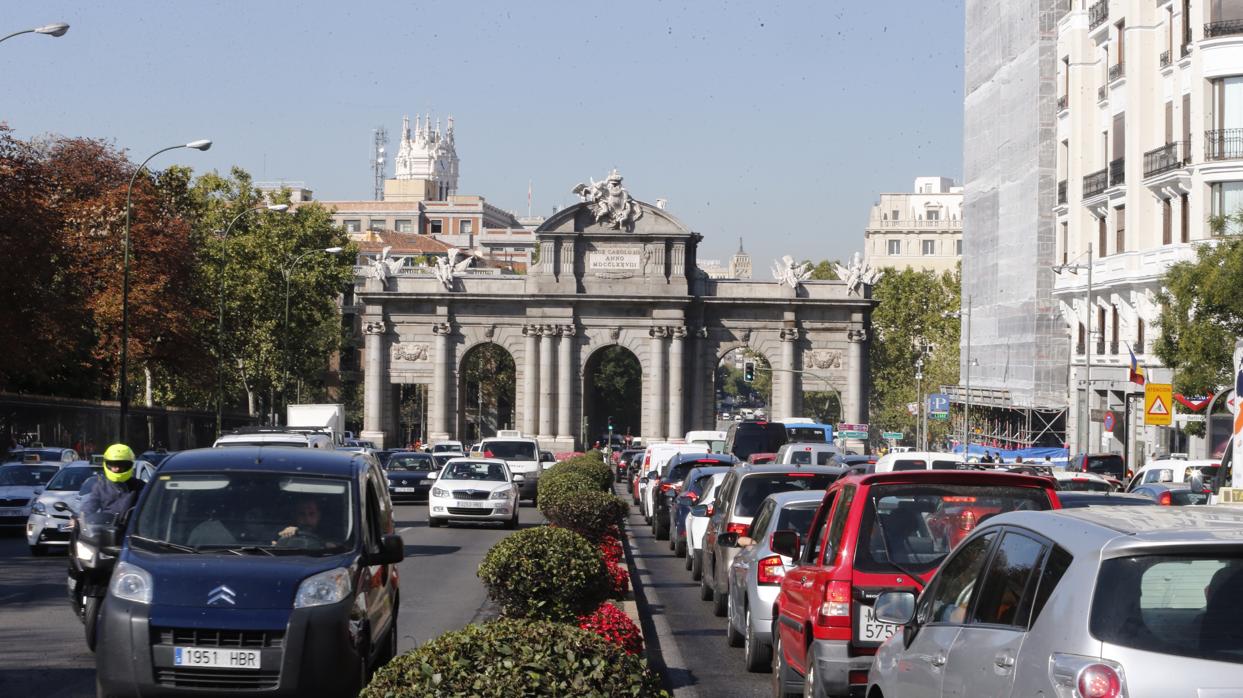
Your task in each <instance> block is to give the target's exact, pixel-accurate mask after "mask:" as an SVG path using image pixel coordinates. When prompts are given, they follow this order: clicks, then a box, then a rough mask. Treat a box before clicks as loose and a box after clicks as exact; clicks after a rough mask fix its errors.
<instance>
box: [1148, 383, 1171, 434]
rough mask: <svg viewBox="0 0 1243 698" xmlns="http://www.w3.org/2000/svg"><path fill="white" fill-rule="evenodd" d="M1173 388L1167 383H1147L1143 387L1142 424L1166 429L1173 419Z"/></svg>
mask: <svg viewBox="0 0 1243 698" xmlns="http://www.w3.org/2000/svg"><path fill="white" fill-rule="evenodd" d="M1173 399H1174V386H1172V385H1170V384H1169V383H1149V384H1148V385H1146V386H1144V424H1146V425H1148V426H1150V427H1167V426H1169V425H1170V423H1171V422H1172V421H1173V419H1174V414H1173V412H1174V410H1173V407H1174V404H1173Z"/></svg>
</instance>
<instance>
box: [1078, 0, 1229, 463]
mask: <svg viewBox="0 0 1243 698" xmlns="http://www.w3.org/2000/svg"><path fill="white" fill-rule="evenodd" d="M1057 56H1058V57H1057V65H1056V71H1057V85H1058V93H1057V95H1058V96H1057V129H1056V132H1057V138H1056V149H1057V177H1058V185H1057V203H1056V205H1055V207H1054V215H1055V219H1056V222H1055V225H1056V237H1057V252H1056V257H1057V264H1058V266H1057V267H1056V268H1055V270H1056V272H1057V273H1056V274H1055V282H1054V297H1055V298H1056V299H1057V300H1058V302H1059V305H1060V308H1061V312H1062V315H1063V317H1064V318H1065V319H1066V322H1067V324H1068V326H1069V327H1070V332H1071V336H1070V337H1069V338H1068V343H1069V344H1070V345H1071V346H1072V347H1073V348H1072V354H1071V362H1070V363H1071V375H1070V383H1069V386H1068V388H1069V390H1068V393H1069V397H1070V419H1069V421H1068V424H1069V425H1070V428H1069V429H1068V431H1069V432H1070V434H1069V439H1070V440H1071V442H1072V447H1073V448H1075V450H1078V451H1083V450H1091V451H1096V450H1102V449H1104V450H1110V451H1119V452H1122V451H1124V450H1125V451H1126V452H1127V453H1129V454H1131V455H1132V462H1133V463H1138V462H1139V461H1141V460H1142V459H1143V458H1144V457H1145V456H1148V455H1151V454H1153V453H1157V452H1162V451H1167V450H1174V451H1186V450H1187V449H1188V448H1189V447H1192V448H1197V447H1198V446H1199V444H1188V443H1185V442H1180V441H1179V440H1178V437H1177V436H1176V433H1175V430H1173V429H1168V428H1158V427H1144V426H1142V424H1143V421H1142V411H1143V408H1142V392H1143V388H1142V387H1141V386H1139V385H1137V384H1136V383H1132V382H1131V381H1130V380H1129V377H1130V367H1131V353H1132V352H1134V354H1135V356H1136V358H1137V360H1138V363H1139V364H1141V365H1143V366H1144V367H1145V368H1146V373H1147V379H1148V380H1149V381H1153V382H1159V383H1167V382H1170V381H1171V378H1172V376H1171V372H1170V371H1169V370H1168V369H1166V368H1165V367H1163V366H1161V365H1160V362H1159V361H1158V360H1157V358H1156V357H1155V356H1154V355H1152V354H1151V353H1150V349H1151V346H1152V342H1153V340H1154V338H1155V334H1156V332H1155V326H1156V320H1157V316H1158V312H1159V307H1158V305H1157V299H1156V296H1157V293H1158V292H1159V290H1160V286H1161V277H1162V275H1163V274H1164V273H1165V271H1166V269H1168V268H1169V266H1170V265H1172V264H1174V263H1177V262H1180V261H1184V260H1190V259H1193V258H1194V257H1195V248H1196V246H1197V245H1200V244H1204V243H1205V242H1207V241H1210V240H1211V239H1212V237H1213V233H1212V230H1211V228H1210V225H1209V220H1210V218H1211V217H1213V216H1217V215H1220V214H1222V213H1226V212H1236V211H1239V210H1240V209H1241V208H1243V0H1211V1H1209V2H1202V1H1200V0H1194V1H1193V0H1164V1H1162V0H1155V1H1154V0H1099V1H1097V2H1091V1H1090V0H1071V1H1070V2H1067V3H1064V5H1063V8H1062V12H1061V13H1060V16H1059V18H1058V21H1057ZM1089 266H1090V267H1091V269H1090V275H1089V269H1088V267H1089ZM1089 279H1090V287H1089ZM1089 381H1090V382H1089ZM1106 411H1110V412H1113V413H1114V414H1115V415H1116V417H1117V419H1118V422H1119V423H1120V427H1119V428H1115V429H1114V431H1113V432H1105V431H1104V430H1103V428H1102V424H1101V422H1102V416H1103V414H1104V413H1105V412H1106Z"/></svg>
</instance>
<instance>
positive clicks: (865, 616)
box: [855, 603, 898, 645]
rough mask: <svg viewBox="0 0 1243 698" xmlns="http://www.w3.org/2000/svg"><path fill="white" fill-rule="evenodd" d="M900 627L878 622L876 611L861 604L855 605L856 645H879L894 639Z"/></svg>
mask: <svg viewBox="0 0 1243 698" xmlns="http://www.w3.org/2000/svg"><path fill="white" fill-rule="evenodd" d="M897 631H898V626H896V625H893V624H891V623H882V622H880V621H878V620H876V610H875V609H874V608H872V607H871V606H864V605H863V604H861V603H856V604H855V643H856V644H860V645H879V644H881V643H883V642H884V641H885V640H888V639H889V638H891V637H893V634H894V633H896V632H897Z"/></svg>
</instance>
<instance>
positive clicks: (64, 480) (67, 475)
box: [47, 467, 104, 492]
mask: <svg viewBox="0 0 1243 698" xmlns="http://www.w3.org/2000/svg"><path fill="white" fill-rule="evenodd" d="M103 471H104V469H103V468H95V467H90V468H86V467H79V468H63V469H62V470H61V471H60V472H59V473H56V475H54V476H52V480H51V481H50V482H48V483H47V488H48V490H50V491H62V490H63V491H70V492H77V491H78V490H80V489H81V488H82V483H84V482H86V481H87V480H88V479H90V478H91V477H93V476H94V475H95V473H102V472H103Z"/></svg>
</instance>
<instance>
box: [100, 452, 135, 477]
mask: <svg viewBox="0 0 1243 698" xmlns="http://www.w3.org/2000/svg"><path fill="white" fill-rule="evenodd" d="M115 464H123V465H125V466H126V467H125V468H123V469H122V470H120V471H116V470H113V469H112V468H113V467H114V465H115ZM104 477H106V478H108V479H109V480H110V481H112V482H125V481H126V480H128V479H130V478H131V477H134V450H133V449H132V448H130V447H129V446H126V445H125V444H112V445H111V446H109V447H108V449H107V450H105V451H104Z"/></svg>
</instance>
